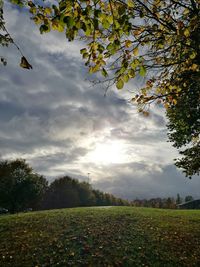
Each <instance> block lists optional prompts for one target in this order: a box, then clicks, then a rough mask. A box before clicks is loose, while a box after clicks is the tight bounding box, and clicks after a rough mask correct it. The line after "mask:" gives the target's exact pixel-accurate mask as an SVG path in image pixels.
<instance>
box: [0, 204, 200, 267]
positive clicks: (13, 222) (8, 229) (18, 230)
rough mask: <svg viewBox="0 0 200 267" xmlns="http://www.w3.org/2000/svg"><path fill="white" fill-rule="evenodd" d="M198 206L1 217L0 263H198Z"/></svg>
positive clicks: (28, 265) (18, 265)
mask: <svg viewBox="0 0 200 267" xmlns="http://www.w3.org/2000/svg"><path fill="white" fill-rule="evenodd" d="M199 251H200V211H191V210H188V211H182V210H180V211H177V210H161V209H160V210H159V209H150V208H133V207H111V208H74V209H62V210H51V211H42V212H32V213H25V214H18V215H6V216H1V217H0V266H1V267H7V266H12V267H32V266H33V267H36V266H37V267H44V266H49V267H51V266H63V267H64V266H95V267H97V266H131V267H137V266H138V267H142V266H145V267H147V266H148V267H150V266H152V267H156V266H162V267H163V266H164V267H165V266H169V267H174V266H180V267H182V266H188V267H192V266H200V252H199Z"/></svg>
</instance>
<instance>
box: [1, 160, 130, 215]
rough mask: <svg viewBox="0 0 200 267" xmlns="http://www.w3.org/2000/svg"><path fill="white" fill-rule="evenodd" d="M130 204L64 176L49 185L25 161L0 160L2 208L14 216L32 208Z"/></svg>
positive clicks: (87, 184)
mask: <svg viewBox="0 0 200 267" xmlns="http://www.w3.org/2000/svg"><path fill="white" fill-rule="evenodd" d="M106 205H129V202H128V201H125V200H122V199H120V198H116V197H114V196H113V195H111V194H108V193H103V192H101V191H99V190H94V189H93V188H92V187H91V185H90V184H89V183H87V182H79V181H78V180H76V179H73V178H71V177H68V176H65V177H62V178H59V179H56V180H54V181H53V182H52V183H51V184H50V185H48V181H47V180H46V178H45V177H44V176H42V175H39V174H37V173H35V172H33V169H32V168H31V167H30V166H29V165H28V164H27V163H26V161H25V160H22V159H17V160H13V161H7V160H5V161H0V207H4V208H6V209H8V210H9V212H11V213H15V212H19V211H24V210H26V209H29V208H32V209H34V210H40V209H59V208H69V207H78V206H79V207H80V206H81V207H83V206H106Z"/></svg>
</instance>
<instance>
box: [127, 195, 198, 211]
mask: <svg viewBox="0 0 200 267" xmlns="http://www.w3.org/2000/svg"><path fill="white" fill-rule="evenodd" d="M192 200H194V198H193V197H192V196H190V195H188V196H186V197H185V198H182V197H181V196H180V195H179V194H177V197H176V198H174V197H168V198H160V197H157V198H151V199H135V200H133V201H132V202H131V205H133V206H136V207H151V208H162V209H176V208H177V205H178V204H181V203H183V202H189V201H192Z"/></svg>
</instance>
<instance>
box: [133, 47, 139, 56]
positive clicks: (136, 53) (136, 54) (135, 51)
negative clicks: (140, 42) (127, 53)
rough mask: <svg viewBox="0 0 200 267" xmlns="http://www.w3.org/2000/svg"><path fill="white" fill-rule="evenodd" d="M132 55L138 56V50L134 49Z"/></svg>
mask: <svg viewBox="0 0 200 267" xmlns="http://www.w3.org/2000/svg"><path fill="white" fill-rule="evenodd" d="M133 54H134V56H138V54H139V49H138V47H135V48H134V49H133Z"/></svg>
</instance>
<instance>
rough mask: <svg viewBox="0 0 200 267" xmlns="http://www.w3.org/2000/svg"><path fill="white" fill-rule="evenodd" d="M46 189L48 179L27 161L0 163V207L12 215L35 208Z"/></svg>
mask: <svg viewBox="0 0 200 267" xmlns="http://www.w3.org/2000/svg"><path fill="white" fill-rule="evenodd" d="M46 188H47V181H46V179H45V178H44V177H43V176H41V175H38V174H36V173H34V172H33V169H32V168H31V167H30V166H29V165H28V164H27V163H26V162H25V160H23V159H16V160H13V161H7V160H5V161H1V162H0V206H2V207H4V208H7V209H8V210H9V211H10V212H11V213H14V212H18V211H22V210H24V209H26V208H33V207H35V206H36V205H37V203H38V201H39V200H40V198H41V197H42V195H43V194H44V192H45V190H46Z"/></svg>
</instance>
